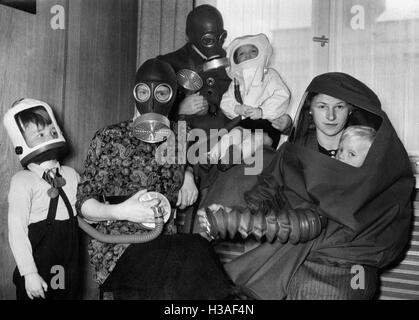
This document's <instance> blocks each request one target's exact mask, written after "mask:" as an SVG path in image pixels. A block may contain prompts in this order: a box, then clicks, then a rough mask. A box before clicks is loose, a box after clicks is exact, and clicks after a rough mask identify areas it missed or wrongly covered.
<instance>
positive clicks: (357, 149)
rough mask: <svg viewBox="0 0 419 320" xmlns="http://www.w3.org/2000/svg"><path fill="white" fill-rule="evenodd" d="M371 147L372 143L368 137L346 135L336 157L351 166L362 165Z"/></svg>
mask: <svg viewBox="0 0 419 320" xmlns="http://www.w3.org/2000/svg"><path fill="white" fill-rule="evenodd" d="M370 147H371V143H370V142H369V141H368V140H366V139H363V138H360V137H357V136H352V137H346V138H345V139H343V141H341V143H340V144H339V148H338V152H337V154H336V159H338V160H339V161H342V162H344V163H346V164H349V165H351V166H354V167H360V166H362V164H363V163H364V160H365V157H366V156H367V154H368V150H369V149H370Z"/></svg>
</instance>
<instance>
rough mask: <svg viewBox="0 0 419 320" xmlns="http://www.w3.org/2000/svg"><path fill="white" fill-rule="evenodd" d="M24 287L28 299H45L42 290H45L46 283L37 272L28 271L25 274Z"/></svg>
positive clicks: (46, 288) (46, 287)
mask: <svg viewBox="0 0 419 320" xmlns="http://www.w3.org/2000/svg"><path fill="white" fill-rule="evenodd" d="M25 289H26V293H27V295H28V297H29V299H31V300H33V299H34V298H42V299H45V293H44V291H45V292H47V290H48V285H47V283H46V282H45V281H44V279H42V277H41V276H40V275H39V273H30V274H27V275H25Z"/></svg>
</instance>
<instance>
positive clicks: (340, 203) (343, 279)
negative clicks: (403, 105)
mask: <svg viewBox="0 0 419 320" xmlns="http://www.w3.org/2000/svg"><path fill="white" fill-rule="evenodd" d="M348 125H366V126H370V127H373V128H374V129H375V130H376V131H377V134H376V138H375V140H374V142H373V144H372V146H371V148H370V150H369V152H368V154H367V157H366V159H365V161H364V163H363V165H362V166H361V167H359V168H356V167H352V166H350V165H347V164H345V163H342V162H340V161H337V160H336V159H334V157H335V155H336V152H337V148H338V144H339V139H340V136H341V135H342V132H343V130H344V129H345V127H347V126H348ZM412 190H413V174H412V171H411V168H410V164H409V159H408V156H407V153H406V150H405V148H404V147H403V144H402V143H401V141H400V140H399V138H398V137H397V134H396V132H395V130H394V128H393V127H392V125H391V122H390V121H389V119H388V117H387V115H386V114H385V112H384V111H383V110H382V109H381V103H380V101H379V99H378V97H377V96H376V94H375V93H374V92H373V91H372V90H371V89H370V88H368V87H367V86H366V85H365V84H363V83H362V82H360V81H358V80H357V79H355V78H353V77H351V76H349V75H347V74H344V73H326V74H322V75H319V76H317V77H316V78H314V79H313V81H312V82H311V83H310V85H309V86H308V88H307V91H306V93H305V94H304V96H303V99H302V103H301V104H300V108H299V111H298V113H297V117H296V121H295V125H294V128H293V132H292V133H291V136H290V139H289V141H288V142H286V143H284V144H283V145H282V146H281V147H280V149H279V150H278V152H277V154H276V155H275V157H274V159H273V160H272V162H271V163H270V165H269V166H268V167H267V168H266V169H265V170H264V171H263V173H262V174H261V175H260V177H259V180H258V183H257V184H256V185H255V186H254V187H253V188H252V189H251V190H250V191H248V192H246V193H245V197H244V198H245V202H246V204H247V207H248V208H249V209H250V210H251V211H252V213H253V214H255V213H258V212H262V213H263V214H264V215H267V214H268V213H272V212H273V213H274V214H275V215H276V216H277V217H282V218H281V219H282V221H284V217H285V220H286V221H290V224H289V225H290V226H291V228H290V230H288V232H289V234H287V235H286V236H285V237H284V235H283V234H282V238H281V241H276V242H274V243H272V244H271V243H268V242H266V243H264V244H262V245H261V246H259V247H258V248H256V249H254V250H252V251H250V252H248V253H246V254H244V255H242V256H240V257H239V258H237V259H235V260H233V261H232V262H230V263H228V264H226V265H225V268H226V270H227V272H228V273H229V275H230V276H231V278H232V279H233V280H234V281H235V283H236V284H237V285H238V286H239V287H240V288H241V289H242V290H243V291H244V292H245V293H246V294H247V295H248V296H251V297H253V298H257V299H284V298H287V299H371V298H373V297H374V294H375V292H376V289H377V283H378V274H379V270H380V269H381V268H384V267H385V266H387V265H389V264H390V263H392V262H394V261H396V260H397V259H398V258H399V257H400V256H401V254H402V253H403V251H404V248H405V246H406V244H407V241H408V234H409V232H408V231H409V226H410V221H411V202H410V196H411V193H412ZM283 231H284V230H283ZM360 272H362V274H359V273H360Z"/></svg>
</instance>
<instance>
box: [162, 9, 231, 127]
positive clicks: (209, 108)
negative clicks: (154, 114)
mask: <svg viewBox="0 0 419 320" xmlns="http://www.w3.org/2000/svg"><path fill="white" fill-rule="evenodd" d="M186 35H187V37H188V43H187V44H186V45H185V46H183V47H182V48H180V49H179V50H177V51H175V52H172V53H168V54H166V55H161V56H158V57H157V58H158V59H161V60H164V61H166V62H168V63H170V65H171V66H172V67H173V69H174V70H175V72H176V74H177V79H178V84H179V94H178V98H177V100H176V107H175V108H173V111H172V113H171V115H170V117H171V118H172V119H176V118H178V117H180V118H181V119H185V120H186V121H187V122H188V124H189V126H190V127H191V128H201V129H204V130H206V131H207V132H208V131H209V129H218V128H224V127H225V126H226V125H227V123H229V122H230V120H229V119H228V118H226V117H225V116H224V115H223V114H222V112H221V111H220V101H221V98H222V96H223V94H224V92H226V90H227V89H228V86H229V84H230V82H231V80H230V78H229V77H228V76H227V73H226V71H225V68H226V66H228V60H227V59H226V52H225V51H224V49H223V47H222V46H223V44H224V41H225V39H226V37H227V31H226V30H224V23H223V18H222V16H221V13H220V12H219V11H218V10H217V9H216V8H215V7H212V6H210V5H201V6H198V7H196V8H194V9H193V10H192V11H191V12H190V13H189V14H188V16H187V20H186Z"/></svg>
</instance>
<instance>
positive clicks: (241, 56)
mask: <svg viewBox="0 0 419 320" xmlns="http://www.w3.org/2000/svg"><path fill="white" fill-rule="evenodd" d="M258 54H259V50H258V48H257V47H256V46H254V45H253V44H245V45H243V46H240V47H238V48H237V49H236V55H237V64H239V63H242V62H244V61H247V60H250V59H254V58H256V57H257V56H258Z"/></svg>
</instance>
